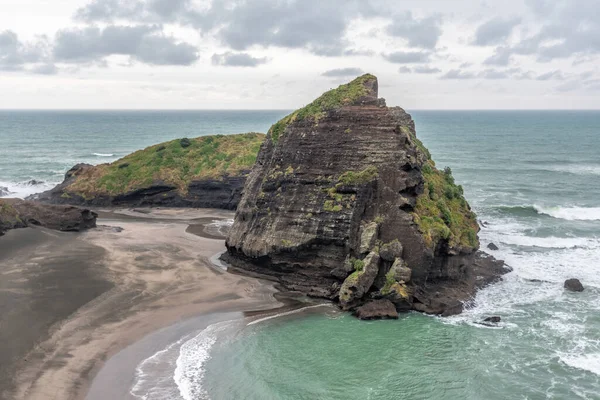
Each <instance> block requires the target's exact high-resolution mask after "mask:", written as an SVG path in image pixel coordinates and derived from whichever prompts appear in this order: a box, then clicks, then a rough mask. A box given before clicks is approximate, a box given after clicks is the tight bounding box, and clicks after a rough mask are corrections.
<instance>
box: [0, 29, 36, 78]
mask: <svg viewBox="0 0 600 400" xmlns="http://www.w3.org/2000/svg"><path fill="white" fill-rule="evenodd" d="M46 57H47V40H46V39H45V38H43V37H42V38H38V40H37V41H36V42H32V43H24V42H22V41H20V40H19V37H18V36H17V34H16V33H15V32H13V31H8V30H7V31H4V32H0V69H2V70H4V71H19V70H22V69H23V68H24V65H26V64H29V63H36V62H40V61H43V60H44V59H45V58H46Z"/></svg>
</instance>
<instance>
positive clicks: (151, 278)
mask: <svg viewBox="0 0 600 400" xmlns="http://www.w3.org/2000/svg"><path fill="white" fill-rule="evenodd" d="M123 214H125V215H123ZM232 216H233V213H231V212H226V211H222V210H205V209H198V210H185V209H159V210H151V211H150V213H149V214H146V213H144V214H142V213H135V212H133V211H131V210H128V211H125V212H123V211H120V210H111V211H108V212H105V211H103V212H101V213H100V218H99V220H98V223H99V225H101V226H99V228H98V229H95V230H91V231H88V232H85V233H81V234H70V235H61V234H56V233H55V232H47V231H45V230H39V229H33V230H31V231H26V230H20V232H12V234H11V235H9V236H11V237H12V236H19V235H20V236H21V237H26V236H30V235H39V233H40V232H41V231H43V234H44V235H53V236H59V237H63V236H64V237H65V238H64V246H68V248H79V247H86V246H91V247H93V248H96V249H98V251H97V254H96V255H95V256H94V258H93V259H88V257H89V256H90V253H89V252H87V251H83V252H81V253H80V254H78V255H77V256H78V257H79V261H81V262H82V263H83V264H86V263H89V262H90V261H93V264H94V271H93V272H94V275H95V276H96V278H99V280H100V281H101V282H105V283H106V285H108V286H106V287H103V289H104V290H102V292H101V294H99V295H97V296H93V297H92V299H91V301H89V300H88V301H85V302H83V304H82V306H81V307H79V308H77V309H76V310H74V312H71V313H68V314H67V315H64V316H55V320H54V321H52V324H51V326H50V327H49V329H48V332H47V334H46V335H42V336H41V340H40V338H38V341H37V342H36V344H35V347H34V348H33V349H32V350H31V351H29V352H28V354H27V355H26V356H25V357H22V358H20V359H18V360H17V361H16V362H15V363H14V365H13V366H12V367H13V368H12V369H13V370H15V369H16V373H15V377H16V379H15V381H14V383H15V385H14V387H13V388H14V392H12V391H11V392H7V391H6V390H7V389H10V386H8V387H4V388H3V387H0V393H4V394H5V395H6V396H9V397H6V398H10V399H14V400H19V399H28V400H36V399H52V398H56V399H84V398H86V396H87V393H88V390H89V389H90V388H91V387H92V385H93V382H94V377H95V376H96V375H97V374H98V373H99V372H100V371H101V370H102V368H103V366H104V365H106V362H107V361H108V362H110V360H111V359H112V357H113V356H115V355H117V354H118V353H119V352H121V351H122V350H124V349H126V348H128V347H129V346H132V345H135V343H137V342H139V341H142V340H144V338H145V337H146V336H148V335H152V334H155V333H156V332H160V331H161V330H164V329H167V330H168V329H169V327H172V326H178V325H177V324H183V325H185V324H186V323H189V322H186V321H194V320H195V321H205V320H209V319H210V318H214V316H215V315H223V313H225V314H227V313H231V312H234V313H238V314H241V313H243V312H244V311H258V312H261V310H262V311H268V310H272V309H275V308H277V307H279V306H281V304H282V302H281V301H280V300H278V299H276V298H275V297H274V295H275V293H276V292H277V290H276V289H275V287H274V286H273V285H272V284H271V283H268V282H265V281H260V280H256V279H253V278H250V277H243V276H238V275H234V274H228V273H226V272H225V271H221V270H219V268H218V267H215V266H213V265H211V261H210V259H211V257H213V256H214V255H215V254H217V253H219V252H220V251H222V250H223V249H224V246H223V242H224V241H223V238H222V237H220V238H219V236H218V232H217V233H215V232H214V230H207V229H206V225H207V224H208V223H210V222H211V221H213V220H219V219H229V218H231V217H232ZM107 225H108V226H107ZM192 225H193V226H194V228H193V229H192V232H193V233H190V232H189V230H190V226H192ZM115 226H118V227H119V228H122V230H121V229H116V228H115ZM202 227H203V228H202ZM4 239H6V238H3V240H4ZM42 240H45V239H42ZM6 243H8V242H6ZM38 245H39V244H38ZM36 246H37V245H35V244H34V245H33V248H34V249H36V248H37V247H36ZM38 247H39V246H38ZM46 247H47V248H46V253H49V255H50V258H52V257H54V258H57V259H58V261H59V262H60V261H61V257H62V256H61V254H60V251H61V250H62V249H63V247H60V246H59V247H56V246H54V244H53V245H48V244H47V245H46ZM49 255H48V254H46V256H45V259H46V258H48V257H49ZM39 258H40V256H39V254H36V251H35V250H34V251H32V252H29V253H27V254H24V253H23V252H19V251H15V252H13V253H12V254H9V255H7V256H6V257H5V259H0V261H2V262H0V272H4V269H7V268H8V269H10V268H13V269H14V268H15V265H18V264H21V263H25V265H27V264H28V263H29V264H34V263H35V262H38V264H39V263H40V262H41V263H43V260H40V259H39ZM32 260H34V262H33V263H32ZM38 267H39V265H38ZM66 271H67V272H70V271H69V269H68V268H66ZM88 279H89V278H88V277H87V276H86V277H82V278H81V282H79V281H78V282H75V283H73V282H70V283H69V284H80V283H82V282H83V283H86V282H87V280H88ZM52 284H53V285H57V284H58V285H59V286H60V285H61V283H60V282H59V283H56V282H53V283H52ZM44 290H45V288H43V287H42V288H37V289H36V291H39V292H44ZM36 291H33V292H34V294H36ZM38 294H39V293H38ZM77 299H78V300H79V301H81V299H79V298H77ZM85 300H87V299H85ZM9 322H10V321H9ZM11 340H12V341H13V342H14V341H15V340H18V336H15V337H13V338H11ZM11 344H12V343H11ZM131 372H132V373H134V372H135V367H134V369H133V371H131ZM3 391H4V392H3ZM8 393H10V394H8Z"/></svg>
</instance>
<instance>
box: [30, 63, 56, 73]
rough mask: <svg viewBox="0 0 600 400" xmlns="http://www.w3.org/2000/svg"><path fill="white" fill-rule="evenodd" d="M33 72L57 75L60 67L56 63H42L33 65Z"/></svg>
mask: <svg viewBox="0 0 600 400" xmlns="http://www.w3.org/2000/svg"><path fill="white" fill-rule="evenodd" d="M31 72H32V73H34V74H37V75H56V74H57V73H58V67H57V66H56V65H54V64H41V65H36V66H35V67H33V68H32V69H31Z"/></svg>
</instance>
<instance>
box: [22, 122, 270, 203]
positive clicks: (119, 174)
mask: <svg viewBox="0 0 600 400" xmlns="http://www.w3.org/2000/svg"><path fill="white" fill-rule="evenodd" d="M264 138H265V135H264V134H260V133H246V134H240V135H216V136H203V137H199V138H196V139H187V138H184V139H178V140H173V141H170V142H167V143H162V144H158V145H155V146H151V147H148V148H147V149H144V150H140V151H137V152H135V153H133V154H130V155H128V156H126V157H124V158H122V159H120V160H118V161H115V162H113V163H112V164H101V165H98V166H92V165H88V164H78V165H76V166H74V167H73V168H71V169H70V170H69V171H68V172H67V173H66V175H65V180H64V182H63V183H61V184H60V185H58V186H56V187H55V188H53V189H52V190H49V191H47V192H44V193H41V194H37V195H34V196H32V197H31V198H29V200H36V201H40V202H43V203H50V204H72V205H80V206H90V207H111V206H121V207H123V206H126V207H144V206H162V207H198V208H222V209H227V210H234V209H235V208H236V207H237V205H238V203H239V201H240V198H241V192H242V189H243V187H244V183H245V181H246V177H247V175H248V173H249V172H250V169H251V168H252V165H253V164H254V161H255V160H256V156H257V153H258V150H259V148H260V145H261V144H262V142H263V141H264Z"/></svg>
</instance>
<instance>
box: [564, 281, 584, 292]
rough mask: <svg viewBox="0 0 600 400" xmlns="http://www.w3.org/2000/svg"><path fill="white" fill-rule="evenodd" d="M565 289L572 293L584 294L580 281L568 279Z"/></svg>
mask: <svg viewBox="0 0 600 400" xmlns="http://www.w3.org/2000/svg"><path fill="white" fill-rule="evenodd" d="M564 287H565V289H567V290H569V291H571V292H583V290H584V288H583V285H582V284H581V282H580V281H579V279H575V278H571V279H567V280H566V281H565V284H564Z"/></svg>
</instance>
